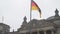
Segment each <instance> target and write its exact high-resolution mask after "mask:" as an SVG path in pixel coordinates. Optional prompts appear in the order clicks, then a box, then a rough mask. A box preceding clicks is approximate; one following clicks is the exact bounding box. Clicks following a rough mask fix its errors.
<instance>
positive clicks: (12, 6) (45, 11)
mask: <svg viewBox="0 0 60 34" xmlns="http://www.w3.org/2000/svg"><path fill="white" fill-rule="evenodd" d="M34 1H35V2H36V3H37V4H38V6H39V7H40V9H41V12H42V19H46V18H48V17H50V16H53V15H54V14H55V13H54V11H55V10H56V8H57V9H58V10H59V11H60V0H34ZM30 3H31V0H0V22H2V16H4V21H3V23H5V24H7V25H9V26H10V27H11V29H10V30H11V31H12V30H13V29H14V30H15V31H16V30H17V29H18V28H20V26H21V24H22V22H23V18H24V16H26V17H27V22H28V21H29V20H30V19H29V18H30ZM59 14H60V13H59ZM32 19H39V20H40V18H39V12H38V11H32Z"/></svg>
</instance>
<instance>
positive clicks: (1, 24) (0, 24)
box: [0, 23, 10, 28]
mask: <svg viewBox="0 0 60 34" xmlns="http://www.w3.org/2000/svg"><path fill="white" fill-rule="evenodd" d="M0 26H6V27H8V28H10V26H9V25H7V24H4V23H0Z"/></svg>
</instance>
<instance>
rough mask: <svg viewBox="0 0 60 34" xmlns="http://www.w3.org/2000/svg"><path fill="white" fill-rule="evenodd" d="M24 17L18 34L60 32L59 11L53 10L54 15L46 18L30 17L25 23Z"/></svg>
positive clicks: (51, 33)
mask: <svg viewBox="0 0 60 34" xmlns="http://www.w3.org/2000/svg"><path fill="white" fill-rule="evenodd" d="M26 20H27V18H26V17H24V21H23V24H22V25H21V28H19V29H18V32H19V33H20V34H60V16H59V11H58V10H57V9H56V10H55V15H54V16H51V17H49V18H47V19H41V20H37V19H32V20H31V21H30V22H28V23H27V21H26Z"/></svg>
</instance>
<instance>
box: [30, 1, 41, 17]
mask: <svg viewBox="0 0 60 34" xmlns="http://www.w3.org/2000/svg"><path fill="white" fill-rule="evenodd" d="M31 10H38V11H39V13H40V18H41V10H40V8H39V6H38V5H37V4H36V2H34V1H33V0H32V2H31Z"/></svg>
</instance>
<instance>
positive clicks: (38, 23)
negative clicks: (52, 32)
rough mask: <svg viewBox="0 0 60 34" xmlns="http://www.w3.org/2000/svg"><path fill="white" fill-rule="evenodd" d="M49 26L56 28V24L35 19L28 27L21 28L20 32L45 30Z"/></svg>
mask: <svg viewBox="0 0 60 34" xmlns="http://www.w3.org/2000/svg"><path fill="white" fill-rule="evenodd" d="M48 26H55V24H54V23H51V22H50V21H49V22H48V21H46V20H45V19H42V20H36V19H33V20H31V21H30V22H29V23H28V24H27V25H26V27H24V28H20V30H30V29H36V28H43V27H48Z"/></svg>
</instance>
